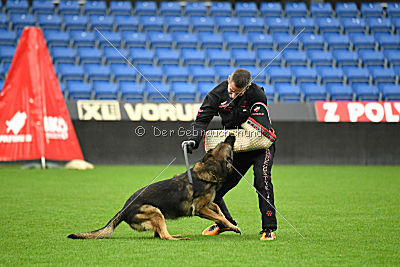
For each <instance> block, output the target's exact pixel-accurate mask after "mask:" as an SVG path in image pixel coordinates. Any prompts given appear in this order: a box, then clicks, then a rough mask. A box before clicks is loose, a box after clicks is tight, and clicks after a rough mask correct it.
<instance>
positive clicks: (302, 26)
mask: <svg viewBox="0 0 400 267" xmlns="http://www.w3.org/2000/svg"><path fill="white" fill-rule="evenodd" d="M290 24H291V25H292V27H293V32H294V33H298V32H300V31H302V32H314V30H315V20H314V18H306V17H292V18H290Z"/></svg>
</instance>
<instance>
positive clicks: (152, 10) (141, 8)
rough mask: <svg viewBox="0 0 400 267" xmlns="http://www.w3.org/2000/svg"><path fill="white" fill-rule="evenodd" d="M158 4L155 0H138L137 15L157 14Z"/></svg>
mask: <svg viewBox="0 0 400 267" xmlns="http://www.w3.org/2000/svg"><path fill="white" fill-rule="evenodd" d="M156 14H157V5H156V2H153V1H137V2H136V4H135V15H140V16H142V15H146V16H155V15H156Z"/></svg>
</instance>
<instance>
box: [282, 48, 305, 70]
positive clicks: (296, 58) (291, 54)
mask: <svg viewBox="0 0 400 267" xmlns="http://www.w3.org/2000/svg"><path fill="white" fill-rule="evenodd" d="M283 59H284V60H285V64H286V66H288V67H290V66H307V55H306V53H305V52H304V51H297V50H285V51H283Z"/></svg>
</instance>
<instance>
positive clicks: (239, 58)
mask: <svg viewBox="0 0 400 267" xmlns="http://www.w3.org/2000/svg"><path fill="white" fill-rule="evenodd" d="M231 53H232V59H233V64H234V65H235V66H240V65H251V66H255V65H256V64H257V57H256V52H254V51H250V50H247V49H232V52H231Z"/></svg>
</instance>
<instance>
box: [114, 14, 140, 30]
mask: <svg viewBox="0 0 400 267" xmlns="http://www.w3.org/2000/svg"><path fill="white" fill-rule="evenodd" d="M114 23H115V29H116V30H117V31H124V30H129V31H138V30H139V18H138V17H134V16H129V15H115V16H114Z"/></svg>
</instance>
